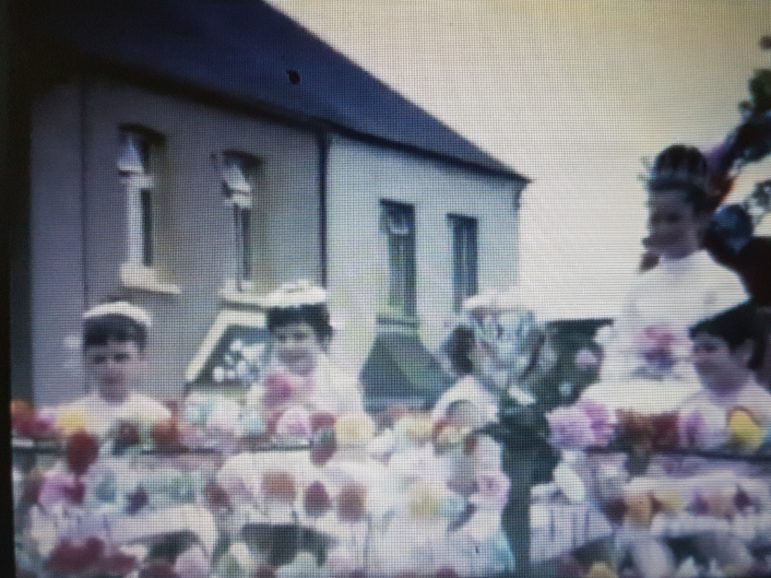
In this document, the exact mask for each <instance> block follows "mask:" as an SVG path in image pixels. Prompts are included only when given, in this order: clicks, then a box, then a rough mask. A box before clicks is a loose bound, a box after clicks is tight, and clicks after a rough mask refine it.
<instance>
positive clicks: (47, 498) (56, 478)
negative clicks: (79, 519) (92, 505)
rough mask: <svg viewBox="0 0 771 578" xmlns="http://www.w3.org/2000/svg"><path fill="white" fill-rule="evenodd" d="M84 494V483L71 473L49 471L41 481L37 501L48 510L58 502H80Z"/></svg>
mask: <svg viewBox="0 0 771 578" xmlns="http://www.w3.org/2000/svg"><path fill="white" fill-rule="evenodd" d="M85 494H86V486H85V484H84V483H83V482H82V481H80V480H78V479H77V478H75V477H74V476H72V475H71V474H64V473H51V474H49V475H47V476H46V477H45V479H44V481H43V484H42V487H41V488H40V495H39V497H38V503H39V504H40V505H41V506H43V508H45V509H46V510H48V511H50V510H51V509H52V508H53V506H55V505H56V504H58V503H69V504H82V503H83V498H84V497H85Z"/></svg>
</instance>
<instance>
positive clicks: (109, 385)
mask: <svg viewBox="0 0 771 578" xmlns="http://www.w3.org/2000/svg"><path fill="white" fill-rule="evenodd" d="M85 365H86V376H87V378H88V379H89V381H90V382H91V383H92V384H94V385H96V386H97V387H98V388H99V394H100V395H101V396H102V397H103V398H104V399H106V400H108V401H121V400H123V399H124V398H125V397H126V396H127V395H128V394H129V392H130V391H131V389H132V388H133V387H134V386H135V385H136V382H137V379H138V377H139V375H140V374H141V371H142V368H143V366H144V356H143V355H142V352H141V351H140V350H139V347H138V346H137V344H136V343H135V342H134V341H115V340H112V339H111V340H110V341H108V342H107V343H106V344H105V345H91V346H89V347H88V348H87V349H86V352H85Z"/></svg>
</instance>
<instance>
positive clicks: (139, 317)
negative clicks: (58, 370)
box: [53, 301, 171, 437]
mask: <svg viewBox="0 0 771 578" xmlns="http://www.w3.org/2000/svg"><path fill="white" fill-rule="evenodd" d="M150 326H151V321H150V316H149V315H148V314H147V312H146V311H145V310H143V309H141V308H140V307H137V306H136V305H132V304H131V303H129V302H127V301H114V302H109V303H103V304H101V305H97V306H96V307H93V308H92V309H90V310H88V311H86V313H85V314H84V315H83V358H84V362H85V373H86V379H87V381H88V384H89V386H90V388H91V391H90V392H89V393H88V394H86V395H85V396H83V397H81V398H80V399H78V400H76V401H73V402H70V403H67V404H64V405H61V406H59V407H57V408H55V409H54V410H53V413H54V414H55V415H56V417H57V421H58V422H59V426H60V429H64V430H74V429H79V428H82V429H86V430H87V431H88V432H89V433H92V434H94V435H97V436H99V437H103V436H105V435H106V434H107V432H108V431H109V430H110V428H112V427H113V425H115V424H116V423H117V422H119V421H122V420H129V421H141V422H144V423H155V422H158V421H161V420H164V419H167V418H169V417H170V416H171V414H170V412H169V410H168V409H167V408H166V407H165V406H164V405H163V404H162V403H160V402H159V401H157V400H155V399H153V398H151V397H148V396H146V395H143V394H141V393H138V392H136V391H134V389H135V388H136V387H137V386H138V385H139V382H140V379H141V376H142V372H143V371H144V368H145V348H146V346H147V334H148V330H149V329H150ZM76 422H77V423H76ZM80 422H82V423H80Z"/></svg>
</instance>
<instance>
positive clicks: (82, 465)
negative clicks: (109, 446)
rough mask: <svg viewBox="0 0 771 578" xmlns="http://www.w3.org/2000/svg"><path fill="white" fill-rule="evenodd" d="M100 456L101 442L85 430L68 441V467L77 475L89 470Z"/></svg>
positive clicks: (73, 435)
mask: <svg viewBox="0 0 771 578" xmlns="http://www.w3.org/2000/svg"><path fill="white" fill-rule="evenodd" d="M98 456H99V442H98V441H97V439H96V438H95V437H94V436H92V435H91V434H89V433H86V432H85V431H79V432H76V433H74V434H72V436H70V439H69V440H68V441H67V449H66V457H67V467H69V469H70V471H71V472H72V473H73V474H75V475H76V476H82V475H83V474H85V473H86V472H87V471H88V468H90V467H91V464H93V463H94V462H95V461H96V458H97V457H98Z"/></svg>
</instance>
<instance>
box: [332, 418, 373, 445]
mask: <svg viewBox="0 0 771 578" xmlns="http://www.w3.org/2000/svg"><path fill="white" fill-rule="evenodd" d="M374 434H375V422H373V421H372V418H371V417H369V416H368V415H367V414H366V413H364V412H358V413H351V414H347V415H342V416H340V417H339V418H337V421H336V422H335V440H336V441H337V445H338V446H340V447H352V446H353V447H357V446H365V445H367V444H368V443H369V441H370V440H371V439H372V436H373V435H374Z"/></svg>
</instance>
